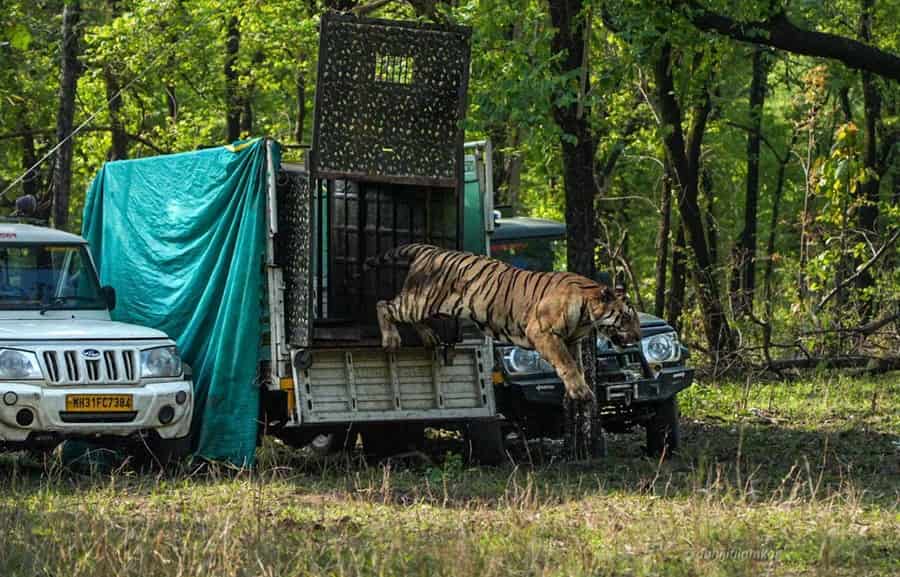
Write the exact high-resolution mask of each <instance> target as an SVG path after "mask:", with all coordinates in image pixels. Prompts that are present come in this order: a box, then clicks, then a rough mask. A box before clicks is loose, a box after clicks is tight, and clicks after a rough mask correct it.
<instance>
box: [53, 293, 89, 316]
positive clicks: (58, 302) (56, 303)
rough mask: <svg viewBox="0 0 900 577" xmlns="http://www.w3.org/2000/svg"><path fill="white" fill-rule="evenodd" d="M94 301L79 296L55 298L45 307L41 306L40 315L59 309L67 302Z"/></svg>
mask: <svg viewBox="0 0 900 577" xmlns="http://www.w3.org/2000/svg"><path fill="white" fill-rule="evenodd" d="M95 300H96V299H94V298H91V297H79V296H67V297H55V298H53V300H51V301H50V302H49V303H47V304H45V305H41V315H43V314H44V313H46V312H47V311H49V310H53V309H58V308H61V306H60V305H64V304H66V303H67V302H69V301H88V302H93V301H95Z"/></svg>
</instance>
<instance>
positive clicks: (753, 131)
mask: <svg viewBox="0 0 900 577" xmlns="http://www.w3.org/2000/svg"><path fill="white" fill-rule="evenodd" d="M767 73H768V66H767V63H766V55H765V54H764V52H763V50H762V49H761V48H756V49H754V50H753V75H752V78H751V80H750V130H749V131H747V189H746V192H745V197H744V229H743V231H741V235H740V239H739V241H738V250H737V257H738V259H737V262H736V263H735V265H736V266H735V273H737V275H738V279H739V281H740V282H739V283H738V286H737V289H738V290H737V291H736V293H735V294H733V297H732V302H733V303H734V305H735V306H734V312H735V314H736V315H743V314H745V313H752V312H753V297H754V293H755V291H756V221H757V212H758V206H759V152H760V141H761V136H762V117H763V107H764V106H765V98H766V88H767V87H766V84H767V83H766V77H767Z"/></svg>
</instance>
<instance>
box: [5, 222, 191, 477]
mask: <svg viewBox="0 0 900 577" xmlns="http://www.w3.org/2000/svg"><path fill="white" fill-rule="evenodd" d="M115 307H116V293H115V291H114V290H113V289H112V288H111V287H109V286H101V285H100V282H99V280H98V277H97V272H96V269H95V267H94V262H93V260H92V258H91V254H90V252H89V251H88V246H87V243H86V242H85V240H84V239H83V238H82V237H80V236H77V235H74V234H70V233H67V232H64V231H60V230H55V229H51V228H46V227H43V226H37V225H35V224H27V223H20V222H16V221H12V222H2V223H0V450H7V451H13V450H31V451H47V450H50V449H52V448H54V447H55V446H56V445H58V444H59V443H60V442H62V441H64V440H68V439H90V440H94V441H103V440H106V441H111V442H115V443H116V444H117V445H122V444H123V442H126V441H129V442H130V444H131V445H134V446H136V447H139V448H141V449H145V450H147V451H149V454H145V455H143V456H149V457H153V458H155V459H156V460H158V461H160V462H168V461H169V460H170V459H172V458H173V457H177V456H179V455H181V454H186V452H187V449H188V448H189V447H188V444H187V443H188V434H189V431H190V425H191V414H192V408H193V389H192V384H191V381H190V379H189V377H188V376H187V375H186V367H185V365H184V363H182V361H181V357H180V355H179V352H178V349H177V347H176V346H175V343H174V341H172V339H170V338H169V337H168V336H167V335H166V334H165V333H163V332H161V331H158V330H154V329H151V328H147V327H143V326H137V325H133V324H126V323H121V322H114V321H112V320H110V311H111V310H113V309H114V308H115ZM125 444H129V443H125Z"/></svg>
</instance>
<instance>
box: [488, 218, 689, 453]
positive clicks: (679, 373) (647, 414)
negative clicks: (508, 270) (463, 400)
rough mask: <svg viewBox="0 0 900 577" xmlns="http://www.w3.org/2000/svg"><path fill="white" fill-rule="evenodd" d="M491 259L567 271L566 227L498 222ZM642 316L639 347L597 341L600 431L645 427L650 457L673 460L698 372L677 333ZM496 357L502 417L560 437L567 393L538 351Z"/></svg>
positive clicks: (502, 352) (500, 349)
mask: <svg viewBox="0 0 900 577" xmlns="http://www.w3.org/2000/svg"><path fill="white" fill-rule="evenodd" d="M491 254H492V256H493V257H494V258H497V259H500V260H502V261H504V262H508V263H509V264H512V265H514V266H517V267H520V268H525V269H532V270H565V266H566V265H565V255H566V225H565V224H563V223H561V222H557V221H553V220H549V219H543V218H528V217H510V218H498V219H497V220H496V226H495V230H494V232H493V235H492V236H491ZM600 276H601V278H600V279H598V280H601V281H602V282H603V283H604V284H606V285H608V286H616V290H617V291H623V290H624V288H625V287H624V285H622V284H620V283H616V282H615V281H614V279H613V278H612V277H611V275H609V274H608V273H601V275H600ZM639 315H640V322H641V342H640V343H639V344H636V345H634V346H628V347H618V346H616V345H614V344H613V343H612V342H610V341H609V339H607V338H605V337H603V336H602V335H598V336H597V337H596V343H595V345H596V350H597V352H596V368H595V371H594V394H595V395H596V399H597V404H598V410H599V416H600V423H601V426H602V428H603V429H604V430H605V431H608V432H614V433H622V432H626V431H629V430H632V429H634V428H636V427H643V428H644V429H645V431H646V440H647V444H646V447H647V452H648V453H649V454H651V455H653V456H658V455H661V454H664V453H665V454H671V453H672V452H673V451H675V450H677V449H678V446H679V444H680V430H679V421H678V400H677V395H678V393H679V392H680V391H682V390H684V389H686V388H687V387H689V386H690V385H691V384H692V382H693V375H694V371H693V369H691V368H688V367H687V366H686V362H687V360H688V358H689V351H688V349H687V348H686V347H685V346H684V345H682V344H681V341H680V339H679V336H678V333H677V332H676V331H675V329H674V328H672V326H671V325H669V324H668V323H667V322H665V321H664V320H662V319H660V318H658V317H655V316H653V315H650V314H646V313H639ZM494 350H495V355H496V359H495V373H494V375H495V376H494V379H493V380H494V383H495V398H496V402H497V406H498V410H499V411H500V413H502V414H503V415H504V416H505V417H506V418H508V419H510V420H511V421H513V422H515V423H517V424H518V425H519V427H520V428H521V429H522V430H523V431H524V432H525V434H526V435H527V436H528V437H533V438H541V437H560V436H562V435H563V430H564V425H565V422H564V419H565V416H564V415H565V413H564V410H563V395H564V392H565V389H564V387H563V383H562V381H560V379H559V377H557V375H556V372H555V371H554V370H553V367H551V366H550V365H549V364H548V363H547V362H546V361H544V360H543V359H542V358H541V357H540V355H538V354H537V353H536V352H534V351H528V350H524V349H521V348H519V347H514V346H496V347H495V349H494Z"/></svg>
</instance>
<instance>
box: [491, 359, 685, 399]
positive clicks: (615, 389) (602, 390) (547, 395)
mask: <svg viewBox="0 0 900 577" xmlns="http://www.w3.org/2000/svg"><path fill="white" fill-rule="evenodd" d="M598 377H599V378H600V379H602V378H603V375H602V374H601V375H598ZM693 380H694V369H688V368H685V367H671V368H664V369H662V371H660V373H659V375H657V376H656V377H655V378H652V379H637V380H633V381H622V382H615V383H609V382H606V383H603V382H601V383H598V384H597V387H596V390H597V401H598V402H599V403H600V404H601V405H631V404H633V403H651V402H655V401H661V400H664V399H668V398H670V397H672V396H674V395H676V394H678V392H680V391H682V390H684V389H686V388H688V387H689V386H691V384H692V383H693ZM506 384H507V385H508V386H512V387H516V388H519V389H520V390H521V392H522V395H523V397H524V400H525V401H526V402H528V403H543V404H550V405H561V404H562V399H563V395H564V393H565V388H564V387H563V384H562V381H560V380H559V379H558V378H556V377H549V378H539V379H534V378H531V379H521V380H519V379H509V378H507V380H506Z"/></svg>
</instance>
